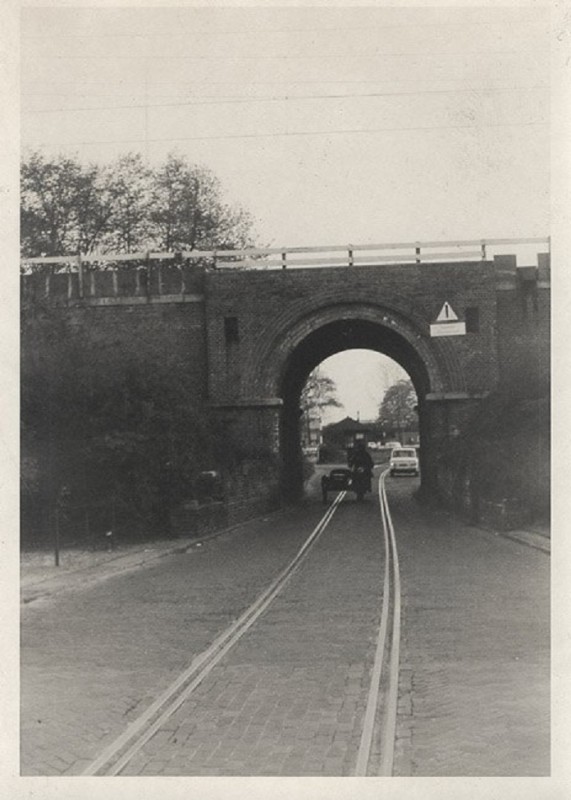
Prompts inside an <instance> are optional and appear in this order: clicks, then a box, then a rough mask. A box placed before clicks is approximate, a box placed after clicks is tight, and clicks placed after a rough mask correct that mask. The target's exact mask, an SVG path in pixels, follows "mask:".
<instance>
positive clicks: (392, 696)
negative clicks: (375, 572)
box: [355, 470, 401, 777]
mask: <svg viewBox="0 0 571 800" xmlns="http://www.w3.org/2000/svg"><path fill="white" fill-rule="evenodd" d="M388 474H389V473H388V470H386V471H385V472H383V473H382V475H381V476H380V478H379V485H378V493H379V507H380V512H381V523H382V526H383V538H384V546H385V570H384V577H383V600H382V610H381V621H380V625H379V632H378V635H377V646H376V650H375V658H374V662H373V668H372V671H371V682H370V687H369V694H368V698H367V706H366V710H365V717H364V723H363V733H362V735H361V742H360V746H359V752H358V755H357V764H356V768H355V775H357V776H366V775H370V774H376V775H378V776H382V777H389V776H391V775H392V770H393V758H394V743H395V736H396V719H397V706H398V681H399V662H400V622H401V599H400V595H401V592H400V569H399V560H398V550H397V546H396V537H395V531H394V526H393V522H392V518H391V512H390V509H389V502H388V498H387V490H386V477H387V475H388ZM389 633H390V638H389ZM383 678H385V680H384V682H383ZM383 689H384V691H383ZM375 741H377V742H378V746H379V750H380V759H379V761H378V766H377V768H376V769H373V764H372V762H373V758H372V748H373V745H374V743H375Z"/></svg>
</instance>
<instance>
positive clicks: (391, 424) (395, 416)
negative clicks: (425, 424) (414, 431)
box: [379, 379, 418, 430]
mask: <svg viewBox="0 0 571 800" xmlns="http://www.w3.org/2000/svg"><path fill="white" fill-rule="evenodd" d="M417 403H418V399H417V396H416V392H415V390H414V386H413V385H412V381H410V380H409V379H402V380H400V381H397V382H396V383H394V384H393V385H392V386H390V387H389V388H388V389H387V391H386V392H385V396H384V397H383V401H382V403H381V407H380V409H379V422H380V423H381V424H382V425H383V427H385V428H387V429H389V430H404V429H407V428H415V427H416V426H417V424H418V415H417V412H416V405H417Z"/></svg>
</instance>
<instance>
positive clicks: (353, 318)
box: [23, 255, 550, 508]
mask: <svg viewBox="0 0 571 800" xmlns="http://www.w3.org/2000/svg"><path fill="white" fill-rule="evenodd" d="M145 276H146V280H144V281H143V280H142V271H141V270H140V269H137V268H135V267H127V268H125V267H122V268H121V269H118V270H116V271H113V270H107V271H95V270H93V271H91V272H87V273H84V274H78V273H71V272H70V273H59V274H54V275H51V276H46V275H43V274H42V275H40V274H32V275H28V276H25V277H24V279H23V281H24V286H23V293H24V295H25V296H26V297H27V298H29V299H31V300H32V302H33V301H34V299H37V300H41V301H42V302H46V301H47V302H49V303H50V304H53V306H55V307H57V309H58V313H61V314H62V315H65V317H66V319H67V320H68V321H69V322H71V325H72V328H73V329H75V330H78V331H79V330H81V331H82V335H83V339H84V340H85V341H86V347H87V348H88V349H89V350H91V352H92V355H95V354H97V358H98V360H99V361H100V360H101V358H105V357H109V358H115V359H121V358H129V359H131V360H133V359H134V360H136V361H138V362H139V363H140V364H141V365H143V366H144V367H145V368H148V369H152V367H153V363H157V362H158V361H160V362H161V363H163V364H165V363H166V364H168V366H169V367H170V368H171V369H172V370H186V371H189V372H190V373H191V375H192V376H193V379H194V385H195V387H196V397H195V402H196V403H197V404H198V405H201V406H204V407H208V408H210V409H212V412H213V413H214V414H216V415H217V416H218V417H219V418H220V421H221V423H222V424H223V425H225V426H226V431H227V436H228V437H229V438H231V440H232V441H233V442H234V443H236V444H237V445H239V446H240V447H241V448H242V451H243V453H244V458H245V460H246V461H248V460H250V461H254V460H256V459H259V458H263V459H266V463H269V464H272V465H273V466H272V467H271V468H268V469H267V472H265V478H264V482H263V483H264V485H263V487H262V488H261V489H260V487H258V489H259V491H258V494H259V495H260V496H259V497H258V500H259V501H262V505H264V503H266V502H270V498H274V501H275V498H276V496H278V495H281V496H284V495H286V496H290V497H292V496H296V495H298V494H299V492H300V490H301V458H300V446H299V436H298V403H299V396H300V391H301V389H302V386H303V384H304V382H305V379H306V377H307V375H308V374H309V372H310V371H311V370H312V369H313V368H314V367H315V366H317V365H318V364H319V363H320V362H321V361H322V360H323V359H325V358H327V357H328V356H330V355H333V354H334V353H337V352H340V351H343V350H347V349H352V348H368V349H372V350H375V351H378V352H381V353H385V354H386V355H388V356H390V357H391V358H393V359H394V360H395V361H397V362H398V363H399V364H400V365H401V366H402V367H404V369H405V370H406V371H407V372H408V373H409V375H410V377H411V379H412V381H413V383H414V385H415V388H416V391H417V394H418V397H419V416H420V432H421V467H422V486H423V489H424V490H425V491H427V492H432V491H438V490H439V489H440V488H442V487H441V479H440V476H439V471H438V470H439V467H438V454H439V451H440V448H441V447H442V446H443V445H445V444H446V443H447V442H448V441H449V440H450V439H451V438H454V437H456V436H458V435H459V434H461V433H462V431H463V430H464V428H465V426H466V424H467V423H468V421H469V420H470V417H471V416H472V414H473V413H474V410H475V409H476V408H477V406H478V404H479V403H481V401H482V399H483V398H484V397H486V396H487V395H488V394H489V393H490V392H492V391H494V390H496V389H498V388H499V387H503V388H507V389H508V390H510V391H512V392H513V393H514V394H515V395H516V396H518V397H526V396H529V395H534V394H535V395H536V394H538V393H539V392H541V391H542V390H543V389H545V387H546V386H547V385H548V382H549V363H550V359H549V306H550V289H549V286H550V282H549V257H548V256H547V255H540V256H539V260H538V265H536V266H533V267H526V268H523V269H522V268H521V267H516V259H515V256H496V257H495V258H493V259H491V260H482V261H471V262H468V261H466V262H454V263H450V262H446V263H444V262H443V263H422V264H420V263H405V264H380V265H374V264H373V265H368V266H343V267H320V268H315V269H303V268H293V269H291V268H288V269H283V270H280V269H278V270H257V269H251V270H237V269H231V268H230V269H213V268H208V267H205V266H197V265H195V264H192V263H191V262H189V261H187V260H180V261H179V263H178V264H177V265H172V264H171V265H169V266H166V265H165V264H163V265H162V266H161V265H157V264H156V263H155V264H154V265H152V266H149V267H147V269H146V271H145ZM445 301H447V302H448V303H449V304H450V305H451V307H452V308H453V309H454V311H455V312H456V313H457V314H458V316H459V318H460V319H461V320H466V321H467V323H468V325H467V332H466V335H463V336H447V337H443V338H431V336H430V324H431V323H433V322H434V321H435V320H436V317H437V315H438V313H439V311H440V309H441V308H442V305H443V303H444V302H445ZM25 348H26V343H25V342H23V351H24V357H25ZM106 354H107V356H106ZM86 357H89V353H86ZM246 471H247V470H246ZM257 508H260V504H259V503H258V505H257Z"/></svg>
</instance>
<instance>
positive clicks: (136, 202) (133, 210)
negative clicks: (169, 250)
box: [105, 153, 153, 253]
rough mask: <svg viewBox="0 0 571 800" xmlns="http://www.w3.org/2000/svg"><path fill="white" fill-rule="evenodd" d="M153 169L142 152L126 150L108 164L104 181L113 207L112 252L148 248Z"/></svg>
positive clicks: (108, 246)
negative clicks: (144, 159) (144, 158)
mask: <svg viewBox="0 0 571 800" xmlns="http://www.w3.org/2000/svg"><path fill="white" fill-rule="evenodd" d="M151 181H152V172H151V170H150V169H149V168H148V167H147V166H146V165H145V163H144V161H143V157H142V156H141V155H140V154H139V153H127V154H126V155H124V156H120V157H119V158H118V159H117V160H116V161H115V162H114V163H112V164H111V165H109V166H108V167H106V168H105V185H106V191H107V196H108V202H109V205H110V208H111V210H112V217H111V219H112V225H111V230H110V231H109V233H108V235H107V238H106V249H107V250H108V251H109V252H115V253H117V252H119V253H132V252H137V251H142V250H149V249H151V246H152V244H153V243H152V241H151V238H150V237H151V230H150V224H149V219H150V214H151V189H152V185H151Z"/></svg>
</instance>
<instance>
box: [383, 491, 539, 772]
mask: <svg viewBox="0 0 571 800" xmlns="http://www.w3.org/2000/svg"><path fill="white" fill-rule="evenodd" d="M403 483H404V482H403V481H401V480H399V479H392V480H389V481H388V483H387V485H388V488H389V497H390V500H391V507H392V511H393V519H394V522H395V526H396V528H397V541H398V546H399V553H400V562H401V575H402V583H403V592H404V597H403V605H404V620H405V624H404V635H405V642H404V648H403V657H402V660H401V666H402V668H401V707H402V710H403V712H404V711H405V710H406V707H407V706H408V711H409V718H408V720H407V717H406V715H403V716H402V717H401V719H400V723H401V724H400V735H402V736H403V737H404V738H403V742H402V743H401V745H404V746H402V747H401V748H400V751H402V752H403V753H404V754H405V756H406V757H405V758H403V760H402V762H401V763H400V764H399V768H400V770H401V772H400V773H399V774H401V775H407V776H409V775H410V776H419V777H431V776H465V775H474V776H514V775H522V776H523V775H530V776H532V775H537V776H539V775H549V772H550V760H549V739H550V717H549V707H550V693H549V685H550V659H549V646H550V592H549V580H550V558H549V556H548V554H546V552H544V551H541V550H538V549H535V548H533V547H529V546H526V545H523V544H520V543H519V542H518V543H516V542H514V541H513V540H511V539H508V538H504V537H502V536H497V535H495V534H493V533H491V532H486V531H482V530H479V529H476V528H473V527H469V526H466V525H463V524H461V523H459V522H458V521H457V520H455V519H454V517H452V516H451V515H448V514H445V513H432V514H427V513H425V512H423V511H422V509H420V508H419V507H418V506H417V505H416V504H413V503H410V502H409V489H408V488H407V487H406V486H404V485H403Z"/></svg>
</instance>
